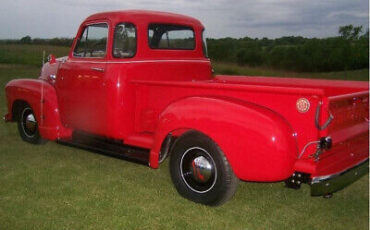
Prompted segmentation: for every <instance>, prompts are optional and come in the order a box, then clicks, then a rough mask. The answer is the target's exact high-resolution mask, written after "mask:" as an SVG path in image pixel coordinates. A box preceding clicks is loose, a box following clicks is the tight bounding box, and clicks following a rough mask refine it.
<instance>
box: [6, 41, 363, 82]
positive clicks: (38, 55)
mask: <svg viewBox="0 0 370 230" xmlns="http://www.w3.org/2000/svg"><path fill="white" fill-rule="evenodd" d="M44 50H45V54H46V56H47V55H49V54H54V55H55V56H56V57H61V56H66V55H68V52H69V47H61V46H45V45H16V44H14V45H5V44H0V63H6V64H24V65H33V66H41V64H42V55H43V51H44ZM212 65H213V68H214V70H215V73H216V74H226V75H249V76H280V77H304V78H324V79H343V80H358V81H368V80H369V69H361V70H351V71H342V72H327V73H296V72H288V71H282V70H274V69H268V68H262V67H246V66H239V65H237V64H233V63H222V62H212Z"/></svg>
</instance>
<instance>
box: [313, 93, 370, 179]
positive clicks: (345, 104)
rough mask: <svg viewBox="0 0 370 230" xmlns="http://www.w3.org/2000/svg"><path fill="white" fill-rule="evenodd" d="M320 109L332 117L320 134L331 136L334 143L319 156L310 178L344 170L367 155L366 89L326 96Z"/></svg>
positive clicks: (367, 98)
mask: <svg viewBox="0 0 370 230" xmlns="http://www.w3.org/2000/svg"><path fill="white" fill-rule="evenodd" d="M325 107H326V108H325ZM323 110H328V111H329V113H331V114H332V117H333V120H332V122H331V123H330V124H329V125H328V127H327V129H325V130H324V131H322V133H321V134H322V135H323V136H330V137H331V138H332V142H333V144H332V148H331V149H330V150H328V151H326V152H324V153H322V155H320V158H319V160H318V161H317V167H316V170H315V173H313V174H312V175H311V176H312V178H314V177H325V176H330V175H334V174H338V173H343V172H345V171H347V170H349V169H351V168H353V167H355V166H357V165H359V164H361V163H362V162H364V161H366V160H367V159H368V158H369V93H368V91H363V92H358V93H352V94H346V95H339V96H332V97H329V98H328V100H327V106H323V108H322V111H321V112H322V113H325V111H323Z"/></svg>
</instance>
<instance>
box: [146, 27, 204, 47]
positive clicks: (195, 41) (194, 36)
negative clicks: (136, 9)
mask: <svg viewBox="0 0 370 230" xmlns="http://www.w3.org/2000/svg"><path fill="white" fill-rule="evenodd" d="M151 25H162V26H178V27H183V28H188V29H189V30H191V32H193V41H194V46H193V47H192V48H189V49H186V48H156V47H152V46H151V44H150V42H151V40H150V39H149V30H150V26H151ZM162 36H163V35H162ZM147 40H148V46H149V48H150V49H152V50H183V51H194V50H196V48H197V39H196V34H195V31H194V27H192V26H190V25H184V24H172V23H158V22H153V23H149V24H148V27H147Z"/></svg>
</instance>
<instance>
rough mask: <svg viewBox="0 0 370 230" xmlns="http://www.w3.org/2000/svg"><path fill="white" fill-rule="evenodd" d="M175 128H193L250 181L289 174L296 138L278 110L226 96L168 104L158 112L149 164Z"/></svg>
mask: <svg viewBox="0 0 370 230" xmlns="http://www.w3.org/2000/svg"><path fill="white" fill-rule="evenodd" d="M174 130H197V131H199V132H202V133H204V134H206V135H207V136H209V137H210V138H211V139H213V140H214V141H215V142H216V143H217V144H218V145H219V147H220V148H221V149H222V151H223V152H224V154H225V156H226V158H227V159H228V161H229V163H230V165H231V167H232V169H233V170H234V173H235V175H236V176H237V177H238V178H240V179H242V180H249V181H279V180H284V179H286V178H288V177H289V176H290V175H291V174H292V173H293V171H294V170H293V165H294V163H295V161H296V159H297V152H298V150H297V142H296V137H295V136H294V131H293V129H292V128H291V126H290V125H289V123H288V122H287V121H286V120H285V119H284V118H283V117H281V116H280V115H279V114H277V113H275V112H273V111H271V110H269V109H267V108H264V107H261V106H258V105H255V104H252V103H246V102H242V101H237V100H233V99H228V98H207V97H190V98H185V99H182V100H180V101H177V102H175V103H173V104H171V105H169V106H168V107H167V108H166V109H165V110H164V111H163V112H162V114H161V115H160V120H159V124H158V126H157V131H156V135H155V142H154V147H153V148H152V151H151V155H150V165H151V167H154V168H155V167H158V152H159V151H160V147H161V143H162V142H163V140H164V139H165V137H166V136H167V135H168V134H169V133H171V132H172V131H174Z"/></svg>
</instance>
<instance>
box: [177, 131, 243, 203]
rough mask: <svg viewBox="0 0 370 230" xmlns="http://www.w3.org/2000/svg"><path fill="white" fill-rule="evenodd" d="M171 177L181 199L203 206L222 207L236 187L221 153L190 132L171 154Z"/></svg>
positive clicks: (232, 175)
mask: <svg viewBox="0 0 370 230" xmlns="http://www.w3.org/2000/svg"><path fill="white" fill-rule="evenodd" d="M170 156H171V159H170V173H171V179H172V182H173V183H174V185H175V187H176V189H177V191H178V192H179V194H180V195H182V196H183V197H185V198H187V199H189V200H191V201H194V202H196V203H202V204H206V205H213V206H216V205H221V204H223V203H225V202H226V201H228V200H229V199H230V198H231V197H232V196H233V195H234V193H235V191H236V189H237V187H238V182H239V180H238V178H237V177H236V176H235V175H234V172H233V171H232V169H231V167H230V165H229V163H228V161H227V159H226V157H225V155H224V154H223V152H222V151H221V149H220V148H219V147H218V146H217V144H216V143H215V142H213V141H212V140H211V139H210V138H209V137H207V136H206V135H204V134H202V133H199V132H196V131H189V132H187V133H185V134H183V135H182V136H181V137H179V138H178V139H177V140H176V142H175V143H174V146H173V148H172V150H171V155H170Z"/></svg>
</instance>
